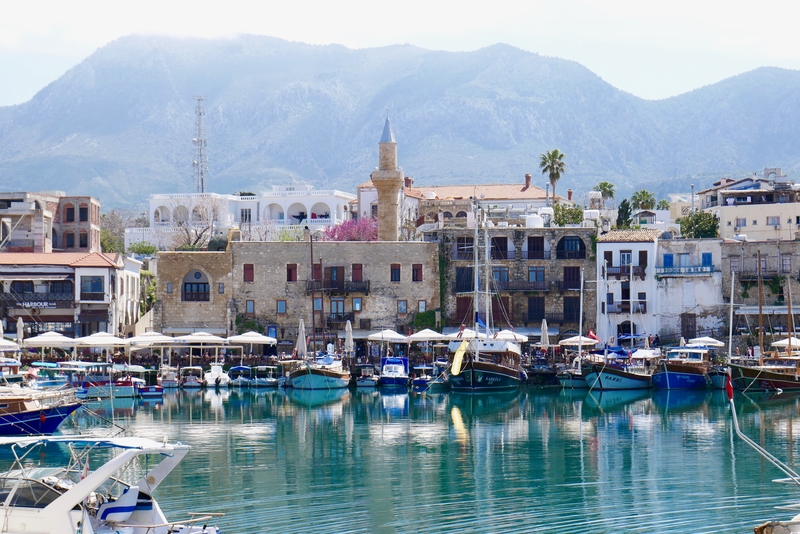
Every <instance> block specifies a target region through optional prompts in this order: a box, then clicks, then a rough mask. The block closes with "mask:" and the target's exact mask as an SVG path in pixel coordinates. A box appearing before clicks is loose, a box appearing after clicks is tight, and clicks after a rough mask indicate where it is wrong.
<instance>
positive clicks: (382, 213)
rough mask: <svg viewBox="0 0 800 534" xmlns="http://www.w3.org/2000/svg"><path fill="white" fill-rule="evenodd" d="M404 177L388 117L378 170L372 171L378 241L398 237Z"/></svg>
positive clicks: (380, 149) (381, 143)
mask: <svg viewBox="0 0 800 534" xmlns="http://www.w3.org/2000/svg"><path fill="white" fill-rule="evenodd" d="M404 178H405V176H404V175H403V171H402V170H401V169H400V168H398V166H397V142H395V140H394V133H393V132H392V125H391V124H390V123H389V117H386V124H385V125H384V126H383V135H382V136H381V140H380V143H379V144H378V169H377V170H375V171H372V183H373V184H374V185H375V189H377V190H378V241H397V240H398V237H399V230H398V226H399V220H400V219H399V216H398V213H397V209H398V205H399V203H400V193H401V191H402V189H403V183H404Z"/></svg>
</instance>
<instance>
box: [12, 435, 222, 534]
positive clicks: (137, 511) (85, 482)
mask: <svg viewBox="0 0 800 534" xmlns="http://www.w3.org/2000/svg"><path fill="white" fill-rule="evenodd" d="M0 444H2V445H10V446H11V450H12V452H13V454H14V457H15V460H14V464H13V465H12V468H11V470H9V471H7V472H5V473H2V474H1V475H0V484H2V486H3V487H5V488H7V490H6V491H7V494H8V495H7V497H10V501H7V502H8V505H7V506H6V507H5V508H4V512H3V532H23V531H24V532H41V533H47V534H74V533H76V532H82V533H84V534H106V533H108V534H110V533H130V534H139V533H145V532H146V533H152V534H166V533H176V534H179V533H180V534H219V528H218V527H216V526H209V523H213V522H214V520H215V518H216V519H218V518H219V517H220V516H221V515H223V514H190V517H189V518H188V519H187V520H185V521H183V522H181V523H178V522H175V521H172V522H170V521H168V520H167V518H166V517H165V515H164V513H163V511H162V510H161V507H160V506H159V505H158V503H157V502H156V501H155V499H153V496H152V494H153V491H154V490H155V489H156V488H157V487H158V485H159V484H160V483H161V482H162V481H163V480H164V479H165V478H166V477H167V476H168V475H169V473H170V472H171V471H172V470H173V469H175V467H177V465H178V463H179V462H180V461H181V460H182V459H183V457H184V456H185V455H186V453H187V452H188V450H189V447H188V446H187V445H181V444H169V443H159V442H156V441H152V440H149V439H144V438H113V439H94V438H88V437H85V436H81V437H79V438H75V437H54V438H33V437H27V438H25V437H19V438H5V439H2V440H0ZM53 444H64V445H66V446H68V448H69V449H68V450H69V452H70V456H71V458H70V461H69V462H68V463H67V465H66V466H64V465H40V463H41V462H42V461H43V460H46V459H49V458H50V457H51V456H53V455H47V456H45V454H44V450H45V449H44V447H45V446H47V445H50V446H51V447H52V445H53ZM101 449H111V450H112V451H113V452H114V454H113V455H112V456H111V457H110V458H107V457H106V455H105V454H102V453H101V454H98V455H96V456H94V457H93V458H92V459H93V460H94V461H97V460H96V459H95V458H98V457H102V458H103V462H102V463H101V464H100V465H99V467H97V468H96V469H94V470H93V471H91V470H90V458H89V456H90V453H94V452H100V450H101ZM36 453H41V455H37V456H36V458H37V459H38V460H39V461H37V462H34V461H33V457H34V454H36ZM54 456H55V457H56V458H58V457H60V456H59V455H54ZM146 460H147V461H146ZM153 461H155V462H154V463H153ZM143 466H147V468H149V470H148V471H144V469H145V468H143ZM130 481H133V482H130Z"/></svg>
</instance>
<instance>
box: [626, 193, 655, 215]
mask: <svg viewBox="0 0 800 534" xmlns="http://www.w3.org/2000/svg"><path fill="white" fill-rule="evenodd" d="M631 207H632V208H633V209H634V210H651V209H653V208H655V207H656V197H655V195H653V193H651V192H650V191H648V190H646V189H642V190H641V191H637V192H635V193H634V194H633V196H631Z"/></svg>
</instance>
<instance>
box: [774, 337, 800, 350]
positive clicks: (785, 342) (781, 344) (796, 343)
mask: <svg viewBox="0 0 800 534" xmlns="http://www.w3.org/2000/svg"><path fill="white" fill-rule="evenodd" d="M791 341H792V347H797V348H798V349H800V339H797V338H796V337H792V338H791ZM772 346H773V347H778V348H786V347H788V346H789V338H784V339H781V340H780V341H776V342H775V343H773V344H772Z"/></svg>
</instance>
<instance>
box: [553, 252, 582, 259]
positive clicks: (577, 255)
mask: <svg viewBox="0 0 800 534" xmlns="http://www.w3.org/2000/svg"><path fill="white" fill-rule="evenodd" d="M556 259H557V260H585V259H586V251H585V250H557V251H556Z"/></svg>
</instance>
